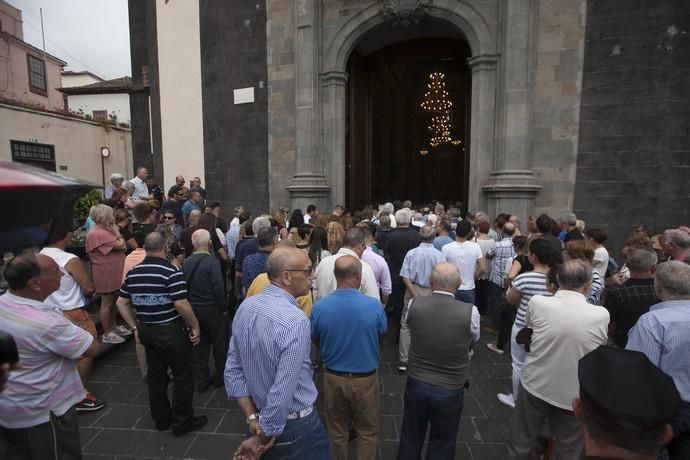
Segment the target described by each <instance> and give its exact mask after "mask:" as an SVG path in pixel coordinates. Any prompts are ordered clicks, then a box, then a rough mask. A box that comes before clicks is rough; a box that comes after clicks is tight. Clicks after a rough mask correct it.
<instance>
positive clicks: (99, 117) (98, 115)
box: [93, 110, 108, 121]
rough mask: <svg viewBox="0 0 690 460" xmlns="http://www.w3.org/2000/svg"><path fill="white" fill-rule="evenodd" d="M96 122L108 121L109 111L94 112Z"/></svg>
mask: <svg viewBox="0 0 690 460" xmlns="http://www.w3.org/2000/svg"><path fill="white" fill-rule="evenodd" d="M93 119H94V121H107V120H108V111H107V110H94V111H93Z"/></svg>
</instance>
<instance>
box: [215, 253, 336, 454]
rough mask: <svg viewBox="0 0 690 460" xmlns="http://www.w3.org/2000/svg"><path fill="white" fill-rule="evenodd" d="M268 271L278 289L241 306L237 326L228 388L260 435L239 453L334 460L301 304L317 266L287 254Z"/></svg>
mask: <svg viewBox="0 0 690 460" xmlns="http://www.w3.org/2000/svg"><path fill="white" fill-rule="evenodd" d="M266 272H267V274H268V278H269V279H270V280H271V285H270V286H268V287H266V288H265V289H264V290H263V291H262V292H261V293H260V294H258V295H255V296H253V297H248V298H247V299H246V300H245V301H244V302H242V304H241V305H240V307H239V309H238V310H237V313H236V314H235V319H234V320H233V322H232V336H231V339H230V349H229V350H228V361H227V364H226V366H225V388H226V390H227V393H228V396H229V397H230V398H235V399H237V403H238V404H239V406H240V409H241V410H242V412H243V413H244V415H245V417H246V420H247V423H248V424H249V430H250V432H251V433H252V434H253V436H251V437H250V438H248V439H246V440H245V441H243V442H242V444H241V445H240V446H239V448H238V449H237V451H236V452H235V454H236V455H238V456H246V457H245V458H254V457H257V456H258V454H261V453H263V452H264V451H265V453H263V456H262V458H264V459H269V460H270V459H272V458H273V459H275V458H304V459H310V460H312V459H313V460H321V459H323V460H327V459H329V458H330V454H329V448H328V437H327V435H326V431H325V429H324V427H323V425H322V423H321V421H320V420H319V415H318V413H317V412H316V410H315V408H314V403H315V402H316V397H317V395H318V392H317V390H316V387H315V386H314V380H313V372H312V369H311V359H310V358H309V352H310V349H311V340H310V336H311V333H310V324H309V318H307V317H306V316H305V315H304V314H303V313H302V311H301V310H300V309H299V308H298V305H297V301H296V300H295V297H300V296H304V295H306V294H308V293H309V289H310V287H311V282H312V279H313V269H312V266H311V261H310V260H309V257H308V256H307V254H306V253H305V252H304V251H302V250H300V249H296V248H288V247H280V248H277V249H276V250H274V251H273V253H272V254H271V255H270V256H269V258H268V261H267V263H266ZM274 444H275V445H274ZM272 449H275V451H273V452H272Z"/></svg>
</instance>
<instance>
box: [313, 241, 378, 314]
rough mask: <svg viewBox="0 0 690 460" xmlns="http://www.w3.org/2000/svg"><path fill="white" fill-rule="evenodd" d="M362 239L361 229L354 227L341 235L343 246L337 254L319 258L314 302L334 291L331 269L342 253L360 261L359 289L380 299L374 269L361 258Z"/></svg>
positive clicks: (333, 277) (363, 243) (334, 281)
mask: <svg viewBox="0 0 690 460" xmlns="http://www.w3.org/2000/svg"><path fill="white" fill-rule="evenodd" d="M366 247H367V246H366V243H365V240H364V233H363V232H362V230H361V229H359V228H357V227H354V228H351V229H349V230H348V231H347V232H345V235H344V236H343V247H342V248H340V251H338V253H337V254H334V255H332V256H328V257H326V258H325V259H323V260H321V262H320V263H319V266H318V268H317V269H316V285H315V288H314V302H317V301H318V300H320V299H323V298H324V297H326V296H327V295H328V294H330V293H331V292H333V291H335V289H336V287H337V281H336V279H335V274H334V272H333V269H334V268H335V261H336V260H338V258H339V257H342V256H343V255H349V256H354V257H357V258H358V259H360V261H361V262H362V284H361V286H360V287H359V290H360V292H361V293H362V294H364V295H367V296H369V297H373V298H374V299H376V300H378V301H379V302H380V301H381V296H380V294H379V288H378V285H377V284H376V277H375V276H374V271H373V270H372V268H371V266H369V264H368V263H366V262H364V261H362V260H361V258H362V253H363V252H364V249H366Z"/></svg>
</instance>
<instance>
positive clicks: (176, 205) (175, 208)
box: [161, 187, 184, 227]
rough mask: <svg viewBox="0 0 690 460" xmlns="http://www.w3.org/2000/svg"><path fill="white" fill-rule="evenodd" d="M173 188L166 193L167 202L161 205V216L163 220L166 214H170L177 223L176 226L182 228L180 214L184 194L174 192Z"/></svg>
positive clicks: (181, 215)
mask: <svg viewBox="0 0 690 460" xmlns="http://www.w3.org/2000/svg"><path fill="white" fill-rule="evenodd" d="M174 188H175V187H172V188H171V189H170V191H169V192H168V201H166V202H165V203H164V204H163V207H162V208H161V215H162V216H164V217H163V219H164V218H165V214H166V212H168V213H172V214H173V215H174V216H175V222H177V224H178V225H181V226H183V227H184V215H183V214H182V202H183V201H184V192H182V191H181V190H179V189H177V190H174ZM161 223H165V222H161Z"/></svg>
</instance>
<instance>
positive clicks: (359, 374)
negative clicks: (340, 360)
mask: <svg viewBox="0 0 690 460" xmlns="http://www.w3.org/2000/svg"><path fill="white" fill-rule="evenodd" d="M377 370H378V369H374V370H373V371H369V372H339V371H334V370H333V369H329V368H326V371H328V372H329V373H331V374H333V375H337V376H338V377H347V378H353V379H358V378H362V377H369V376H370V375H374V374H375V373H376V371H377Z"/></svg>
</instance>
